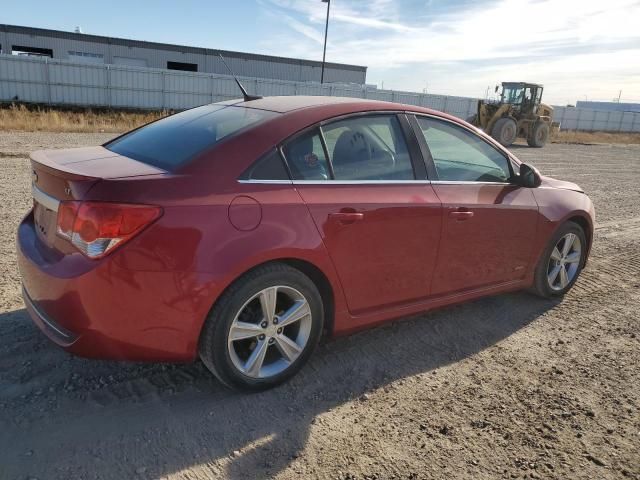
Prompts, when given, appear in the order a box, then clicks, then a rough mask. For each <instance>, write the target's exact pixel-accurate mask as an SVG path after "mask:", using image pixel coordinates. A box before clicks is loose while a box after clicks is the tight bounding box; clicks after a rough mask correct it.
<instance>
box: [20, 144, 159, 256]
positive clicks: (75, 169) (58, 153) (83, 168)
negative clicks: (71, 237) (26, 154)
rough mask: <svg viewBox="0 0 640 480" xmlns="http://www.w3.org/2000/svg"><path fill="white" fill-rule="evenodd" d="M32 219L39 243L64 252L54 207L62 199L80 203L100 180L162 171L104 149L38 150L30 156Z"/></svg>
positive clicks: (157, 173) (63, 242)
mask: <svg viewBox="0 0 640 480" xmlns="http://www.w3.org/2000/svg"><path fill="white" fill-rule="evenodd" d="M31 168H32V193H33V218H34V224H35V229H36V234H37V236H38V238H39V240H40V241H41V242H42V243H43V244H44V245H46V246H48V247H51V248H53V247H55V248H56V249H58V250H61V251H66V250H68V249H69V246H68V245H67V244H66V242H65V241H64V240H62V239H60V238H58V237H57V236H56V221H57V212H58V206H59V204H60V202H61V201H65V200H82V199H83V198H84V197H85V195H86V193H87V192H88V191H89V189H90V188H91V187H93V185H95V184H96V183H97V182H99V181H100V180H102V179H115V178H128V177H137V176H143V175H160V174H164V173H166V172H165V171H164V170H162V169H160V168H157V167H154V166H151V165H147V164H145V163H142V162H139V161H137V160H133V159H131V158H128V157H125V156H123V155H119V154H117V153H114V152H111V151H109V150H107V149H106V148H104V147H85V148H70V149H61V150H40V151H36V152H33V153H32V154H31Z"/></svg>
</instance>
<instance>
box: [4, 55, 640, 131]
mask: <svg viewBox="0 0 640 480" xmlns="http://www.w3.org/2000/svg"><path fill="white" fill-rule="evenodd" d="M241 79H242V82H243V84H244V86H245V87H246V88H247V90H248V91H249V93H257V94H258V95H265V96H269V95H330V96H342V97H359V98H370V99H375V100H387V101H393V102H399V103H406V104H409V105H419V106H423V107H429V108H433V109H435V110H440V111H443V112H447V113H450V114H452V115H455V116H457V117H460V118H467V117H468V116H470V115H472V114H474V113H475V111H476V106H477V99H475V98H468V97H452V96H443V95H431V94H422V93H412V92H399V91H392V90H379V89H375V88H371V87H366V86H364V85H352V84H323V85H321V84H319V83H304V82H289V81H283V80H273V79H261V78H247V77H241ZM239 96H240V95H239V92H238V87H237V86H236V84H235V82H234V81H233V78H232V77H229V76H225V75H218V74H206V73H189V72H179V71H173V70H159V69H150V68H138V67H131V66H124V65H89V64H77V63H71V62H64V61H60V60H51V59H41V58H35V57H16V56H11V55H0V101H11V100H19V101H23V102H33V103H45V104H52V105H82V106H100V107H114V108H141V109H148V110H155V109H176V110H180V109H185V108H190V107H195V106H198V105H203V104H205V103H210V102H218V101H221V100H229V99H232V98H238V97H239ZM554 121H557V122H560V125H561V129H562V130H587V131H593V130H600V131H613V132H640V114H638V113H631V112H614V111H611V112H607V111H597V110H588V109H583V108H570V107H555V110H554Z"/></svg>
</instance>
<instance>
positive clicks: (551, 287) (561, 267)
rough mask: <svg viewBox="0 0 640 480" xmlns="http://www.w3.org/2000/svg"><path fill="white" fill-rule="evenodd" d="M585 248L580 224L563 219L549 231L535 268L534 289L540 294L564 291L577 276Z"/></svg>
mask: <svg viewBox="0 0 640 480" xmlns="http://www.w3.org/2000/svg"><path fill="white" fill-rule="evenodd" d="M586 249H587V241H586V237H585V234H584V231H583V230H582V228H581V227H580V225H578V224H576V223H574V222H567V223H565V224H564V225H562V226H561V227H560V228H559V229H558V231H557V232H556V233H555V234H554V235H553V237H552V238H551V241H550V242H549V244H548V245H547V248H546V250H545V252H544V254H543V255H542V258H541V259H540V261H539V263H538V266H537V267H536V272H535V281H534V291H535V293H537V294H538V295H540V296H542V297H555V296H560V295H564V294H565V293H566V292H568V291H569V289H570V288H571V287H572V286H573V284H574V283H575V282H576V280H577V279H578V276H579V275H580V272H581V271H582V267H583V266H584V263H585V262H584V260H585V255H586Z"/></svg>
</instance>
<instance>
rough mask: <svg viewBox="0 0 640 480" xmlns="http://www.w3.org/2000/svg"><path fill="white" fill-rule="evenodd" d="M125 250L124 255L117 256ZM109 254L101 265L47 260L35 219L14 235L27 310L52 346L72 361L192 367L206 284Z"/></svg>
mask: <svg viewBox="0 0 640 480" xmlns="http://www.w3.org/2000/svg"><path fill="white" fill-rule="evenodd" d="M125 249H126V247H125V248H123V250H122V251H124V250H125ZM122 251H117V252H114V254H112V255H110V256H107V257H105V258H103V259H100V260H90V259H87V258H86V257H84V256H83V255H81V254H80V253H75V254H71V255H59V254H58V255H56V254H55V253H52V252H49V251H48V250H47V248H46V247H44V246H43V245H42V244H41V243H40V240H39V239H38V238H37V236H36V232H35V227H34V223H33V215H32V214H30V215H28V216H27V217H26V218H25V219H24V220H23V222H22V223H21V224H20V226H19V228H18V236H17V254H18V266H19V269H20V274H21V276H22V282H23V297H24V302H25V306H26V308H27V310H28V312H29V314H30V316H31V318H32V319H33V321H34V323H35V324H36V325H37V326H38V327H39V328H40V329H41V330H42V331H43V332H44V333H45V335H47V336H48V337H49V338H50V339H51V340H52V341H53V342H55V343H56V344H57V345H59V346H61V347H62V348H64V349H65V350H67V351H69V352H71V353H74V354H76V355H80V356H84V357H93V358H107V359H114V360H151V361H190V360H193V359H194V358H195V357H196V354H197V341H198V336H199V333H200V329H201V326H202V323H203V321H204V318H205V317H206V314H207V312H208V311H209V309H210V308H211V303H212V299H213V298H215V297H213V296H212V292H213V290H214V289H213V285H212V282H211V279H210V278H208V277H207V276H205V275H203V274H199V273H196V272H173V271H146V270H145V271H141V270H131V269H128V268H125V267H124V266H123V265H126V261H123V260H122V257H121V261H115V260H114V259H115V258H116V257H117V256H118V255H119V254H121V253H122Z"/></svg>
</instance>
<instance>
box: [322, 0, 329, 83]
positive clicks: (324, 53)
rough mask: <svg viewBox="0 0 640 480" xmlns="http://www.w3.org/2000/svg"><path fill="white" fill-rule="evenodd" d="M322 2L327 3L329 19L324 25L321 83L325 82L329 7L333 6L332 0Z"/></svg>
mask: <svg viewBox="0 0 640 480" xmlns="http://www.w3.org/2000/svg"><path fill="white" fill-rule="evenodd" d="M322 3H326V4H327V21H326V23H325V25H324V49H323V51H322V73H320V83H324V60H325V58H326V57H327V33H328V32H329V7H331V0H322Z"/></svg>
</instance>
